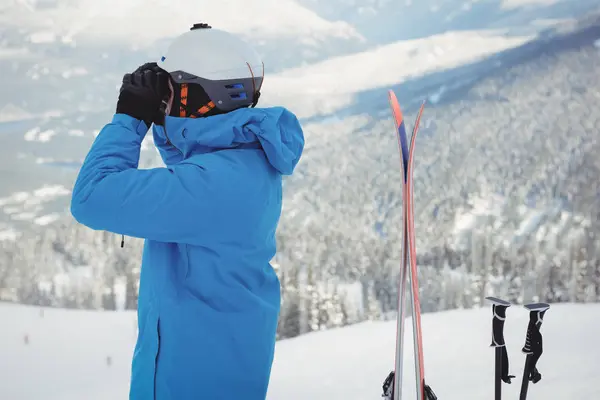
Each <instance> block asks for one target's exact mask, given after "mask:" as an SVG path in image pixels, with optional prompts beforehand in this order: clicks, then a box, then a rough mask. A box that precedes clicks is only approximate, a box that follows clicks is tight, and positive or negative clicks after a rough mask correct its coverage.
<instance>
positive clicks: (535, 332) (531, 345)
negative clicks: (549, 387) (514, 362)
mask: <svg viewBox="0 0 600 400" xmlns="http://www.w3.org/2000/svg"><path fill="white" fill-rule="evenodd" d="M525 308H526V309H528V310H529V325H527V335H526V337H525V345H524V346H523V348H522V349H521V351H522V352H523V353H525V354H527V355H528V356H531V358H530V362H529V365H528V370H527V371H525V372H526V375H527V377H528V379H529V380H530V381H532V382H533V383H537V382H539V381H540V379H542V375H541V374H540V373H539V372H538V370H537V368H536V364H537V362H538V360H539V359H540V357H541V356H542V353H543V345H542V333H541V332H540V328H541V327H542V322H544V314H546V311H548V309H549V308H550V304H548V303H533V304H526V305H525Z"/></svg>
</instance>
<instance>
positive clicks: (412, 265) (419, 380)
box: [382, 90, 550, 400]
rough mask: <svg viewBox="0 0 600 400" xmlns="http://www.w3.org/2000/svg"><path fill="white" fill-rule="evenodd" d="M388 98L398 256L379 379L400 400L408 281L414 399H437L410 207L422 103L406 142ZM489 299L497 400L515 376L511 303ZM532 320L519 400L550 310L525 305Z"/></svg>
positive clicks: (533, 377) (389, 397) (534, 376)
mask: <svg viewBox="0 0 600 400" xmlns="http://www.w3.org/2000/svg"><path fill="white" fill-rule="evenodd" d="M388 99H389V103H390V107H391V110H392V115H393V117H394V128H395V131H396V134H397V138H398V149H399V151H400V159H401V163H400V164H401V171H402V226H403V229H402V255H401V265H400V276H399V286H398V318H397V326H396V359H395V365H394V371H392V372H390V374H389V375H388V376H387V378H386V379H385V381H384V383H383V396H382V397H384V398H385V400H401V399H402V376H403V374H402V368H403V361H404V351H403V350H404V319H405V312H406V289H407V281H410V286H409V288H408V289H409V293H410V300H411V302H410V303H411V315H412V322H413V323H412V326H413V347H414V355H415V357H414V358H415V377H416V388H417V398H416V400H437V396H436V395H435V393H434V392H433V390H432V389H431V387H429V386H428V385H427V384H426V383H425V367H424V362H423V359H424V357H423V336H422V331H421V306H420V301H419V280H418V271H417V250H416V241H415V222H414V206H413V161H414V152H415V144H416V138H417V134H418V132H419V124H420V122H421V116H422V115H423V110H424V108H425V102H423V104H422V105H421V107H420V109H419V112H418V114H417V118H416V120H415V124H414V126H413V130H412V135H411V138H410V143H409V142H408V138H407V135H406V126H405V123H404V117H403V115H402V110H401V109H400V104H399V103H398V99H397V97H396V95H395V93H394V92H393V91H392V90H389V91H388ZM487 299H488V300H490V301H492V303H493V307H492V311H493V314H494V319H493V323H492V325H493V326H492V345H491V346H492V347H495V348H496V371H495V374H496V380H495V396H496V397H495V400H500V399H501V395H502V382H506V383H510V380H511V378H514V376H511V375H509V373H508V355H507V352H506V344H505V342H504V319H505V318H506V309H507V308H508V307H509V306H510V303H508V302H506V301H504V300H501V299H497V298H494V297H488V298H487ZM525 307H526V308H527V309H528V310H530V322H529V326H528V328H527V339H526V342H525V346H524V347H523V349H522V351H523V352H524V353H526V354H527V358H526V362H525V369H524V371H523V381H522V385H521V395H520V398H519V400H526V397H527V389H528V385H529V382H530V381H531V382H533V383H537V382H538V381H539V380H540V379H541V374H540V373H539V372H538V370H537V368H536V363H537V360H538V359H539V357H540V356H541V354H542V336H541V333H540V327H541V324H542V319H543V316H544V313H545V312H546V311H547V310H548V308H550V305H548V304H546V303H536V304H528V305H526V306H525Z"/></svg>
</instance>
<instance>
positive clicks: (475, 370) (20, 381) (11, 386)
mask: <svg viewBox="0 0 600 400" xmlns="http://www.w3.org/2000/svg"><path fill="white" fill-rule="evenodd" d="M599 312H600V304H577V305H575V304H557V305H552V307H551V309H550V310H549V311H548V312H547V313H546V316H545V319H544V325H543V327H542V333H543V335H544V354H543V355H542V358H541V360H540V362H539V364H538V368H539V370H540V372H541V373H542V375H543V379H542V381H541V382H539V383H538V384H536V385H531V386H530V396H529V399H530V400H550V399H552V400H554V399H556V400H567V399H569V400H570V399H577V398H583V399H597V398H600V387H598V385H597V383H595V378H597V376H598V372H597V371H598V369H599V368H600V348H599V347H598V346H596V345H595V342H596V338H597V335H598V331H599V329H600V322H598V318H597V315H598V313H599ZM0 319H1V320H2V321H4V323H3V327H2V329H0V376H1V377H2V379H1V384H0V398H1V399H3V400H33V399H35V400H38V399H44V400H81V399H86V400H106V399H114V400H119V399H126V398H127V391H128V379H129V362H130V357H131V355H132V351H133V345H134V343H135V318H134V315H133V314H132V313H130V312H117V313H113V312H90V311H67V310H56V309H44V310H42V309H40V308H33V307H25V306H17V305H7V304H0ZM527 322H528V313H527V311H526V310H525V309H523V308H522V307H520V306H512V307H511V308H509V309H508V312H507V322H506V327H505V331H506V341H507V345H508V351H509V357H510V362H511V364H510V370H511V373H512V374H514V375H517V376H518V379H517V380H516V381H515V382H513V384H512V385H503V390H504V393H505V398H506V399H516V398H517V397H518V391H519V385H520V375H521V373H522V368H523V362H524V355H523V354H522V353H521V352H520V349H521V347H522V346H523V344H524V339H525V331H526V326H527ZM422 323H423V331H424V346H425V367H426V376H427V380H428V382H429V383H430V384H431V385H432V387H433V388H434V390H435V391H436V393H437V395H438V397H439V398H440V399H443V400H471V399H473V400H485V399H492V398H493V389H494V388H493V376H494V374H493V362H494V350H493V349H492V348H490V347H489V344H490V341H491V310H490V309H489V308H487V307H486V308H482V309H475V310H454V311H448V312H441V313H434V314H425V315H424V316H423V320H422ZM410 332H411V326H410V320H409V321H407V337H406V346H407V349H412V339H411V336H410ZM394 335H395V324H394V322H367V323H362V324H358V325H354V326H350V327H346V328H342V329H336V330H330V331H324V332H319V333H312V334H307V335H304V336H300V337H297V338H294V339H289V340H283V341H280V342H278V344H277V350H276V356H275V365H274V369H273V375H272V380H271V385H270V389H269V395H268V399H269V400H278V399H286V400H307V399H310V400H321V399H322V400H325V399H327V400H333V399H340V400H368V399H373V400H374V399H379V398H380V394H381V384H382V381H383V379H384V378H385V376H386V375H387V373H388V372H389V371H390V369H391V368H392V365H393V349H394ZM406 356H407V358H406V364H405V365H406V367H405V375H406V376H405V383H404V394H405V396H406V397H405V398H406V399H414V393H415V389H414V384H413V382H412V376H413V368H412V365H411V364H410V362H411V358H412V350H409V351H407V354H406Z"/></svg>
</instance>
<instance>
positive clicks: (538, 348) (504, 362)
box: [486, 297, 550, 400]
mask: <svg viewBox="0 0 600 400" xmlns="http://www.w3.org/2000/svg"><path fill="white" fill-rule="evenodd" d="M486 299H487V300H489V301H491V302H492V315H493V319H492V344H491V345H490V346H491V347H494V348H495V350H496V367H495V385H494V395H495V396H494V399H495V400H501V399H502V382H505V383H511V379H512V378H514V377H515V376H514V375H509V372H508V354H507V352H506V343H505V342H504V321H505V319H506V309H507V308H508V307H510V305H511V304H510V303H509V302H508V301H505V300H502V299H498V298H496V297H486ZM524 307H525V308H526V309H527V310H529V324H528V325H527V334H526V338H525V345H524V346H523V348H522V349H521V351H522V352H523V353H525V354H527V357H526V358H525V368H524V369H523V378H522V380H521V393H520V395H519V400H526V399H527V391H528V388H529V382H532V383H538V382H539V381H540V380H541V379H542V374H540V373H539V371H538V370H537V367H536V364H537V362H538V360H539V359H540V356H541V355H542V352H543V346H542V334H541V332H540V328H541V326H542V322H543V321H544V314H545V313H546V311H548V309H549V308H550V304H547V303H532V304H526V305H525V306H524Z"/></svg>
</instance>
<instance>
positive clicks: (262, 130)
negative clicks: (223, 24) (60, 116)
mask: <svg viewBox="0 0 600 400" xmlns="http://www.w3.org/2000/svg"><path fill="white" fill-rule="evenodd" d="M263 78H264V67H263V63H262V62H261V60H260V57H259V56H258V54H257V53H256V51H255V50H253V48H252V47H251V46H250V45H249V44H248V43H246V42H245V41H243V40H241V39H240V38H238V37H236V36H235V35H233V34H230V33H228V32H224V31H221V30H217V29H212V28H211V27H209V26H208V25H206V24H196V25H194V27H193V28H192V29H191V30H190V31H188V32H186V33H184V34H182V35H181V36H179V37H177V38H176V39H175V40H174V41H173V42H172V44H171V45H170V47H169V49H168V51H167V52H166V54H165V55H164V57H162V58H161V60H160V61H159V62H157V63H148V64H144V65H142V66H141V67H140V68H138V69H137V70H136V71H134V72H133V73H131V74H126V75H125V76H124V78H123V84H122V87H121V91H120V94H119V98H118V102H117V106H116V114H115V115H114V117H113V120H112V122H111V123H109V124H108V125H106V126H105V127H104V129H103V130H102V131H101V132H100V134H99V135H98V136H97V138H96V139H95V142H94V144H93V145H92V147H91V149H90V151H89V154H88V155H87V157H86V159H85V161H84V163H83V165H82V167H81V170H80V172H79V176H78V177H77V180H76V182H75V186H74V189H73V195H72V200H71V213H72V214H73V216H74V217H75V219H76V220H77V221H79V222H80V223H82V224H84V225H86V226H88V227H90V228H91V229H94V230H105V231H110V232H114V233H117V234H122V235H128V236H132V237H138V238H143V239H145V244H144V251H143V257H142V267H141V276H140V286H139V299H138V328H139V331H138V338H137V344H136V347H135V352H134V354H133V361H132V370H131V372H132V375H131V384H130V389H129V390H130V391H129V398H130V399H135V400H138V399H139V400H151V399H156V400H167V399H168V400H192V399H194V400H197V399H207V400H209V399H210V400H217V399H229V400H232V399H233V400H238V399H244V400H259V399H261V400H262V399H265V397H266V393H267V387H268V383H269V379H270V373H271V365H272V361H273V355H274V347H275V335H276V328H277V320H278V315H279V307H280V286H279V280H278V278H277V275H276V274H275V271H274V270H273V268H272V267H271V265H270V260H271V259H272V257H273V256H274V254H275V250H276V244H275V231H276V228H277V224H278V221H279V218H280V213H281V207H282V176H283V175H290V174H292V172H293V170H294V168H295V166H296V164H297V163H298V161H299V159H300V156H301V154H302V150H303V148H304V135H303V132H302V128H301V126H300V124H299V122H298V120H297V118H296V117H295V115H294V114H292V113H291V112H290V111H288V110H286V109H285V108H283V107H272V108H254V106H256V104H257V102H258V99H259V96H260V87H261V84H262V81H263ZM152 123H154V126H153V129H152V134H153V138H154V143H155V145H156V146H157V147H158V149H159V152H160V154H161V156H162V159H163V161H164V162H165V164H166V167H164V168H154V169H146V170H144V169H138V162H139V156H140V145H141V142H142V140H143V139H144V136H145V135H146V133H147V131H148V130H149V128H150V126H151V125H152Z"/></svg>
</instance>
